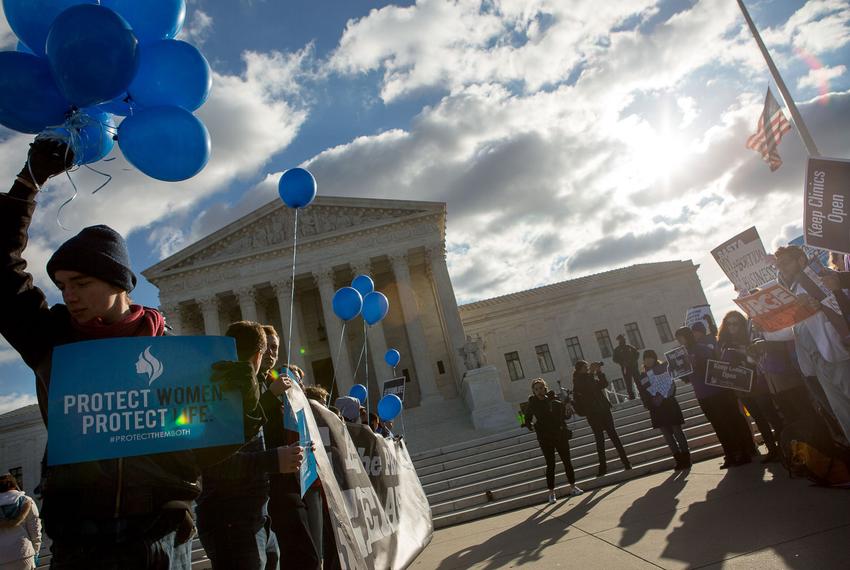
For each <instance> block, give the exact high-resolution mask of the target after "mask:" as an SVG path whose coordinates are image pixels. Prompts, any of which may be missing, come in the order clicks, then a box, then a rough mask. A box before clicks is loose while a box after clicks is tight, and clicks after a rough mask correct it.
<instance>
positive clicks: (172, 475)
mask: <svg viewBox="0 0 850 570" xmlns="http://www.w3.org/2000/svg"><path fill="white" fill-rule="evenodd" d="M70 154H71V153H70V151H68V150H67V149H66V147H65V145H64V144H62V143H59V142H55V141H48V140H37V141H36V142H35V143H33V145H32V148H31V150H30V156H29V164H28V165H27V166H25V167H24V169H23V170H21V173H20V174H19V175H18V177H17V178H16V180H15V183H14V185H13V186H12V188H11V189H10V190H9V192H8V193H6V194H0V334H2V335H3V336H4V337H5V338H6V340H7V341H8V342H9V344H11V345H12V346H13V347H14V348H15V350H17V351H18V352H19V353H20V355H21V357H22V358H23V359H24V362H26V363H27V365H28V366H29V367H30V368H32V370H33V371H34V372H35V376H36V393H37V396H38V404H39V408H40V410H41V414H42V418H43V419H44V422H45V424H46V423H47V416H48V415H47V406H48V398H47V396H48V390H49V386H50V370H51V358H52V353H53V348H54V347H56V346H59V345H62V344H69V343H72V342H78V341H83V340H93V339H102V338H117V337H132V336H161V335H163V334H165V320H164V319H163V317H162V315H161V314H160V313H159V312H158V311H156V310H155V309H151V308H148V307H142V306H139V305H134V304H131V301H130V296H129V293H130V291H132V290H133V288H134V287H135V285H136V276H135V275H134V274H133V271H132V269H131V268H130V258H129V254H128V252H127V245H126V243H125V242H124V238H122V237H121V235H120V234H118V232H116V231H115V230H113V229H112V228H110V227H108V226H104V225H98V226H91V227H88V228H85V229H83V230H82V231H81V232H80V233H79V234H77V235H76V236H74V237H72V238H71V239H69V240H68V241H67V242H65V243H64V244H62V246H61V247H60V248H59V249H58V250H56V253H54V254H53V256H52V257H51V258H50V261H49V262H48V263H47V273H48V275H49V276H50V278H51V279H52V280H53V282H54V283H55V284H56V285H57V287H58V288H59V290H60V291H61V292H62V299H63V301H64V304H56V305H54V306H52V307H49V306H48V303H47V300H46V298H45V296H44V293H43V292H42V291H41V290H40V289H39V288H38V287H36V286H35V285H34V284H33V281H32V276H31V275H30V274H28V273H27V272H26V270H25V268H26V261H25V260H24V259H23V251H24V249H25V247H26V245H27V241H28V231H29V226H30V222H31V220H32V215H33V212H34V210H35V206H36V202H35V197H36V194H37V193H38V190H39V189H40V187H41V185H43V184H44V183H45V182H46V181H47V179H48V178H50V177H51V176H54V175H56V174H59V173H61V172H64V171H65V170H66V169H67V168H68V167H69V166H70V164H71V162H72V161H71V160H70V158H72V157H70V156H69V155H70ZM237 364H238V363H230V362H227V363H217V365H216V371H214V372H213V373H212V375H211V378H212V379H213V380H220V381H222V382H223V383H224V386H225V387H230V386H240V385H251V380H252V376H251V371H250V369H248V370H247V372H245V374H247V375H248V382H247V383H245V382H242V381H241V380H242V379H241V378H239V377H238V376H239V375H240V374H242V371H243V370H245V369H244V368H243V367H238V366H236V365H237ZM243 406H244V408H245V410H244V411H245V435H246V438H248V439H250V438H251V437H253V436H254V434H256V433H257V430H258V429H259V426H260V423H261V420H262V412H261V410H260V409H259V406H258V402H257V398H256V396H255V397H254V398H253V399H252V398H251V397H250V394H249V393H247V392H244V391H243ZM48 445H49V442H48ZM235 451H236V449H235V448H232V447H231V448H212V449H210V450H199V451H182V452H175V453H165V454H158V455H151V456H139V457H127V458H121V459H112V460H104V461H92V462H86V463H78V464H70V465H58V466H51V467H47V468H45V473H44V474H43V476H44V477H45V478H46V480H45V483H44V487H43V499H44V501H43V505H42V518H43V520H44V528H45V532H46V534H47V535H48V536H49V537H50V538H51V539H52V545H51V551H52V554H53V557H52V561H51V567H52V568H59V569H77V568H125V569H127V570H130V569H136V568H145V569H149V568H150V569H153V568H156V569H181V570H182V569H186V570H188V569H189V568H191V540H190V539H191V536H192V533H193V530H194V524H193V519H192V516H191V514H192V501H193V500H194V499H195V497H197V496H198V494H199V492H200V485H199V472H200V468H202V467H204V466H205V465H207V464H210V463H216V462H219V461H222V460H223V459H225V458H226V457H227V456H228V455H230V454H232V453H233V452H235Z"/></svg>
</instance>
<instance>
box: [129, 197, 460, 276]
mask: <svg viewBox="0 0 850 570" xmlns="http://www.w3.org/2000/svg"><path fill="white" fill-rule="evenodd" d="M444 213H445V204H443V203H440V202H419V201H416V202H412V201H404V200H378V199H363V198H334V197H325V196H321V197H317V198H316V200H315V201H314V202H313V204H311V205H310V206H309V207H308V208H305V209H303V210H299V212H298V243H299V248H300V244H303V245H308V244H310V243H315V242H321V241H327V240H334V239H340V238H344V237H345V236H347V235H351V234H358V233H361V232H365V231H369V230H373V229H375V228H379V227H382V226H391V225H396V224H402V223H407V222H412V221H415V220H418V219H421V218H425V217H433V216H435V215H437V216H439V217H440V218H441V219H442V218H443V215H444ZM440 225H441V226H442V223H441V224H440ZM294 229H295V211H294V210H292V209H289V208H287V207H285V206H284V205H283V204H282V203H281V202H280V201H279V200H275V201H273V202H270V203H269V204H266V205H265V206H263V207H261V208H259V209H258V210H255V211H254V212H252V213H251V214H248V215H247V216H244V217H242V218H240V219H239V220H236V221H235V222H233V223H231V224H229V225H227V226H225V227H224V228H222V229H221V230H219V231H217V232H215V233H213V234H211V235H209V236H207V237H205V238H203V239H201V240H199V241H198V242H196V243H195V244H193V245H190V246H188V247H187V248H184V249H183V250H181V251H180V252H179V253H176V254H174V255H172V256H170V257H168V258H166V259H164V260H162V261H161V262H159V263H157V264H156V265H154V266H153V267H150V268H149V269H147V270H145V271H144V272H143V274H144V275H145V277H147V278H148V279H149V280H155V279H157V278H159V277H164V276H166V275H168V274H172V273H182V272H184V271H188V270H192V269H198V268H202V267H209V266H211V265H217V264H220V263H226V262H232V261H236V260H239V259H241V258H245V257H251V256H256V255H258V254H263V253H269V252H274V251H275V250H285V249H289V248H291V246H292V242H293V233H294Z"/></svg>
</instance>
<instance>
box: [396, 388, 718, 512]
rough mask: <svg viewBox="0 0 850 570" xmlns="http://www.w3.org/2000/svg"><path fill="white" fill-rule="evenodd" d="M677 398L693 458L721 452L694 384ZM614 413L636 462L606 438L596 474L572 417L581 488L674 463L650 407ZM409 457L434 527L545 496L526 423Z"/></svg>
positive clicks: (584, 431)
mask: <svg viewBox="0 0 850 570" xmlns="http://www.w3.org/2000/svg"><path fill="white" fill-rule="evenodd" d="M677 384H678V383H677ZM677 399H678V400H679V404H680V406H681V408H682V414H683V415H684V416H685V425H684V430H685V435H686V436H687V437H688V442H689V445H690V449H691V456H692V460H693V461H694V462H696V461H702V460H704V459H708V458H711V457H716V456H719V455H722V450H721V448H720V444H719V442H718V440H717V436H716V434H715V433H714V430H713V429H712V427H711V424H709V423H708V420H707V419H706V418H705V416H704V415H703V413H702V410H701V409H700V407H699V404H698V403H697V401H696V397H695V396H694V394H693V388H691V386H689V385H687V384H678V391H677ZM612 412H613V415H614V423H615V425H616V426H617V433H618V434H619V435H620V439H621V440H622V442H623V445H624V446H625V448H626V453H627V454H628V456H629V458H630V460H631V463H632V467H633V468H632V469H631V470H629V471H624V470H623V469H622V465H621V463H620V460H619V458H618V456H617V452H616V450H615V449H614V447H613V445H612V444H611V442H610V441H608V440H607V438H606V442H607V447H606V456H607V458H608V474H607V475H605V476H604V477H596V471H597V466H598V464H597V457H596V444H595V441H594V438H593V434H592V432H591V430H590V426H589V425H588V424H587V420H585V419H584V418H581V417H578V418H577V419H573V420H571V421H570V428H571V429H572V431H573V437H572V439H571V440H570V451H571V456H572V463H573V467H574V469H575V473H576V482H577V484H578V485H579V486H580V487H581V488H582V489H584V490H588V489H593V488H596V487H603V486H606V485H611V484H614V483H617V482H620V481H623V480H625V479H632V478H636V477H641V476H643V475H646V474H648V473H652V472H656V471H662V470H667V469H671V468H672V467H673V464H674V460H673V458H672V456H671V454H670V449H669V448H668V447H667V444H666V443H665V442H664V438H663V437H662V435H661V432H659V431H658V430H656V429H653V428H652V425H651V423H650V420H649V412H647V411H646V410H645V409H644V407H643V405H642V404H641V402H640V400H633V401H630V402H626V403H623V404H619V405H617V406H615V407H614V409H613V410H612ZM556 458H557V456H556ZM412 459H413V463H414V466H415V467H416V472H417V473H418V474H419V479H420V481H421V482H422V486H423V487H424V489H425V493H426V495H427V496H428V501H429V503H430V504H431V513H432V515H433V519H434V527H435V528H442V527H447V526H451V525H455V524H459V523H463V522H466V521H471V520H475V519H479V518H483V517H487V516H491V515H494V514H497V513H502V512H505V511H510V510H514V509H517V508H521V507H526V506H529V505H534V504H539V503H541V502H543V501H544V500H545V499H546V481H545V477H544V472H545V465H546V462H545V461H544V459H543V455H542V454H541V453H540V448H539V446H538V444H537V436H536V435H535V434H534V433H532V432H529V431H528V430H526V429H524V428H520V427H517V428H515V429H513V430H510V431H507V432H503V433H498V434H494V435H490V436H487V437H484V438H479V439H475V440H470V441H464V442H462V443H457V444H454V445H451V446H446V447H442V448H440V449H435V450H430V451H424V452H421V453H417V454H415V455H414V456H413V458H412ZM555 473H556V479H555V485H556V488H557V491H558V494H559V496H560V495H563V494H564V492H565V486H566V484H567V480H566V475H565V474H564V470H563V468H562V466H561V464H560V459H558V465H557V468H556V471H555Z"/></svg>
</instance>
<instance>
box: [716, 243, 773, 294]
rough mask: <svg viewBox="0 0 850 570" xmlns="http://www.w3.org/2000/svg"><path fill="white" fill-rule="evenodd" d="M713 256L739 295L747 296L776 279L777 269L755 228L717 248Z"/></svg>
mask: <svg viewBox="0 0 850 570" xmlns="http://www.w3.org/2000/svg"><path fill="white" fill-rule="evenodd" d="M711 255H713V256H714V259H715V260H716V261H717V264H718V265H719V266H720V268H721V269H722V270H723V272H724V273H725V274H726V276H727V277H728V278H729V281H731V282H732V285H733V286H734V287H735V290H736V291H739V292H742V293H747V292H749V291H751V290H753V289H756V288H758V287H761V286H762V285H764V284H765V283H767V282H768V281H772V280H774V279H776V269H774V267H773V265H772V264H771V262H770V259H769V258H768V257H767V253H766V252H765V251H764V245H763V244H762V242H761V238H760V237H759V233H758V231H757V230H756V228H755V227H752V228H749V229H747V230H744V231H743V232H741V233H739V234H738V235H736V236H735V237H733V238H731V239H729V240H727V241H725V242H723V243H722V244H720V245H719V246H717V247H715V248H714V249H713V250H711Z"/></svg>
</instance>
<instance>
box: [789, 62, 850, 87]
mask: <svg viewBox="0 0 850 570" xmlns="http://www.w3.org/2000/svg"><path fill="white" fill-rule="evenodd" d="M846 71H847V67H846V66H844V65H836V66H835V67H829V66H824V67H819V68H816V69H811V70H809V72H808V73H807V74H806V75H804V76H803V77H801V78H800V79H798V80H797V87H798V88H799V89H805V88H806V87H811V88H812V89H823V91H828V90H829V89H828V88H829V82H830V81H832V80H833V79H836V78H838V77H841V76H842V75H844V72H846Z"/></svg>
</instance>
